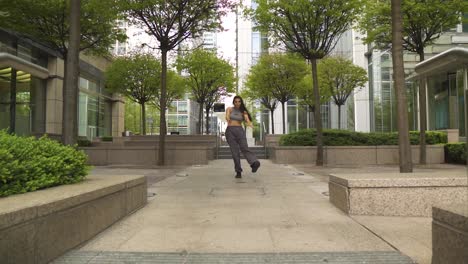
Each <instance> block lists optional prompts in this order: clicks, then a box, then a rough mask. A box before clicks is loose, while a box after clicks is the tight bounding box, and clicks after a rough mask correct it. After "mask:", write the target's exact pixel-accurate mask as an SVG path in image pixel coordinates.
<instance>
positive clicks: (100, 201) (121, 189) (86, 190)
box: [0, 175, 147, 264]
mask: <svg viewBox="0 0 468 264" xmlns="http://www.w3.org/2000/svg"><path fill="white" fill-rule="evenodd" d="M146 201H147V187H146V178H145V177H142V176H122V175H119V176H108V175H107V176H97V175H93V176H89V177H88V178H87V179H86V180H85V181H83V182H80V183H77V184H70V185H62V186H57V187H53V188H48V189H44V190H39V191H35V192H30V193H25V194H18V195H12V196H9V197H5V198H0V260H1V261H0V262H1V263H2V264H10V263H11V264H13V263H22V264H27V263H48V262H50V261H52V260H53V259H55V258H57V257H59V256H60V255H62V254H64V253H65V252H66V251H68V250H70V249H72V248H74V247H76V246H78V245H80V244H81V243H83V242H85V241H87V240H89V239H90V238H92V237H94V236H95V235H96V234H98V233H99V232H101V231H103V230H104V229H106V228H107V227H109V226H110V225H112V224H113V223H115V222H116V221H118V220H119V219H121V218H122V217H124V216H126V215H129V214H131V213H132V212H133V211H135V210H137V209H139V208H141V207H142V206H144V205H145V204H146Z"/></svg>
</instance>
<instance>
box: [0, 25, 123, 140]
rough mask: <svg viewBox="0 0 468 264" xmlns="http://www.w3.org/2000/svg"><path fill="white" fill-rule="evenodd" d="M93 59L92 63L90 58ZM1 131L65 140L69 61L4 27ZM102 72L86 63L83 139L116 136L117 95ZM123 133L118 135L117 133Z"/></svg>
mask: <svg viewBox="0 0 468 264" xmlns="http://www.w3.org/2000/svg"><path fill="white" fill-rule="evenodd" d="M90 60H91V59H90ZM0 61H1V62H2V63H1V64H0V65H4V66H2V67H0V129H9V130H10V131H11V132H14V133H15V134H17V135H21V136H29V135H42V134H44V133H47V134H49V135H51V136H57V137H59V136H60V134H61V127H62V120H61V115H60V114H58V113H61V112H62V101H63V98H62V92H61V90H62V88H63V87H62V83H63V67H64V66H63V65H64V62H63V60H62V59H61V58H60V56H59V54H58V53H57V52H55V51H53V50H52V49H50V48H48V47H47V46H45V45H42V44H40V43H37V42H34V41H32V40H31V39H29V38H24V37H22V36H21V35H19V34H16V33H14V32H10V31H6V30H3V29H0ZM103 80H104V76H103V73H102V71H101V70H100V69H98V68H96V67H95V66H93V65H91V64H90V63H88V62H85V61H83V60H81V61H80V78H79V99H78V100H79V102H78V136H80V137H87V138H88V139H93V138H94V137H99V136H111V135H112V133H113V131H112V107H113V103H114V101H113V99H112V95H111V94H110V93H109V92H107V91H106V90H105V89H104V87H105V86H104V81H103ZM116 133H117V131H116Z"/></svg>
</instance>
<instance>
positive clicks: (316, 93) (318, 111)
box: [310, 59, 323, 166]
mask: <svg viewBox="0 0 468 264" xmlns="http://www.w3.org/2000/svg"><path fill="white" fill-rule="evenodd" d="M310 64H311V65H312V80H313V86H314V97H315V98H314V102H315V111H314V119H315V120H314V121H315V128H316V129H317V160H316V161H315V165H317V166H323V139H322V116H321V109H320V91H319V84H318V80H317V78H318V77H317V59H311V60H310Z"/></svg>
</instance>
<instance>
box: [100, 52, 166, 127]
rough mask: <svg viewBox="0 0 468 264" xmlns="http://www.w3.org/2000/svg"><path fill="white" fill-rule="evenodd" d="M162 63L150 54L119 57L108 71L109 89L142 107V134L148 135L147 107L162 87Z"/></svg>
mask: <svg viewBox="0 0 468 264" xmlns="http://www.w3.org/2000/svg"><path fill="white" fill-rule="evenodd" d="M160 73H161V64H160V62H159V61H158V60H157V59H156V58H154V57H153V56H152V55H149V54H137V55H134V56H132V57H119V58H117V59H116V60H115V61H114V62H113V63H112V65H111V66H110V67H109V68H108V69H107V72H106V80H107V87H108V88H109V90H111V91H112V92H118V93H121V94H123V95H125V96H126V97H127V98H129V99H130V100H132V101H134V102H136V103H138V104H140V106H141V119H140V125H141V132H142V134H143V135H145V134H146V122H145V121H146V107H145V105H146V104H147V103H149V102H152V101H154V100H155V97H156V93H157V90H158V89H159V87H160V84H161V83H160V79H159V78H160Z"/></svg>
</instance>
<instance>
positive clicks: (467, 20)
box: [462, 13, 468, 32]
mask: <svg viewBox="0 0 468 264" xmlns="http://www.w3.org/2000/svg"><path fill="white" fill-rule="evenodd" d="M463 17H464V20H463V26H462V30H463V32H468V13H465V14H463Z"/></svg>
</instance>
